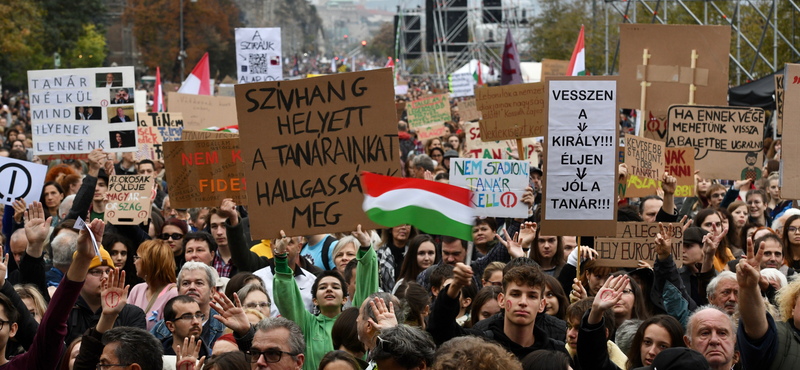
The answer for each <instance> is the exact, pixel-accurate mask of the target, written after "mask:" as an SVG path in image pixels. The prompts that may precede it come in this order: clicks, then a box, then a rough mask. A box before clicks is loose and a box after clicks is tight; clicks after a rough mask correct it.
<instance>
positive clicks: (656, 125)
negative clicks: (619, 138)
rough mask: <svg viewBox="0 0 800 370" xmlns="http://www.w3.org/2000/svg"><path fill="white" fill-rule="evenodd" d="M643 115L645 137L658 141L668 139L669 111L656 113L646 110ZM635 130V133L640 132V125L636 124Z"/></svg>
mask: <svg viewBox="0 0 800 370" xmlns="http://www.w3.org/2000/svg"><path fill="white" fill-rule="evenodd" d="M638 112H641V111H637V113H638ZM643 116H644V118H645V120H644V122H645V124H644V129H643V130H642V133H643V134H644V137H646V138H648V139H653V140H658V141H665V140H667V125H668V122H667V112H666V111H664V112H661V113H656V112H654V111H651V110H649V111H646V112H645V113H644V115H643ZM636 121H637V122H641V120H639V119H638V118H637V120H636ZM633 132H634V133H635V134H638V133H639V127H638V125H637V126H636V128H635V129H634V131H633Z"/></svg>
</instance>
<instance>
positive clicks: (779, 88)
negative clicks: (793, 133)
mask: <svg viewBox="0 0 800 370" xmlns="http://www.w3.org/2000/svg"><path fill="white" fill-rule="evenodd" d="M784 73H786V70H784ZM783 76H784V75H782V74H780V75H779V74H775V132H776V133H777V134H778V136H782V135H783V97H784V89H783V83H784V82H783V81H784V79H783Z"/></svg>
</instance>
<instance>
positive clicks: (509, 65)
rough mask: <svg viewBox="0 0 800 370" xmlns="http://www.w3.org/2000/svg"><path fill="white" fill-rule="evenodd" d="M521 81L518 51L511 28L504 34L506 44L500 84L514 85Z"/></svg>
mask: <svg viewBox="0 0 800 370" xmlns="http://www.w3.org/2000/svg"><path fill="white" fill-rule="evenodd" d="M521 83H522V72H521V71H520V67H519V53H517V45H516V44H514V38H513V37H512V36H511V30H510V29H509V30H508V34H506V46H505V47H504V48H503V74H502V75H501V76H500V85H516V84H521Z"/></svg>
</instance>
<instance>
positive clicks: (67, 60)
mask: <svg viewBox="0 0 800 370" xmlns="http://www.w3.org/2000/svg"><path fill="white" fill-rule="evenodd" d="M105 59H106V36H105V35H104V34H102V33H100V32H98V30H97V27H95V26H94V25H93V24H87V25H84V26H83V35H82V36H81V37H79V38H78V41H77V42H76V43H75V47H73V48H71V49H68V50H67V51H66V52H64V54H63V55H62V56H61V63H62V66H63V67H65V68H91V67H102V66H103V60H105Z"/></svg>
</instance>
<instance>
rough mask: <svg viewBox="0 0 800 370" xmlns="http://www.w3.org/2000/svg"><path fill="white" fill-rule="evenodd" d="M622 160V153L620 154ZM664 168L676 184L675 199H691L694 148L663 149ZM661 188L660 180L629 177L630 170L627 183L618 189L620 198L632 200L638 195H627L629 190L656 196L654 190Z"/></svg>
mask: <svg viewBox="0 0 800 370" xmlns="http://www.w3.org/2000/svg"><path fill="white" fill-rule="evenodd" d="M623 150H624V149H623ZM620 154H621V155H620V157H621V158H623V161H620V163H624V153H620ZM664 154H665V156H664V157H665V166H664V172H665V173H668V174H670V176H674V177H675V179H676V180H678V182H677V187H676V188H675V196H676V197H693V196H694V148H690V147H680V148H666V149H665V152H664ZM660 188H661V180H660V179H659V180H658V181H653V180H648V179H644V178H642V177H639V176H636V175H631V172H630V169H629V170H628V181H627V182H626V183H623V184H622V186H621V187H620V196H621V197H623V198H625V197H629V198H633V197H637V196H638V195H630V194H637V193H628V192H629V191H630V190H636V191H638V192H639V193H638V194H642V193H644V192H646V193H647V194H656V189H660Z"/></svg>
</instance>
